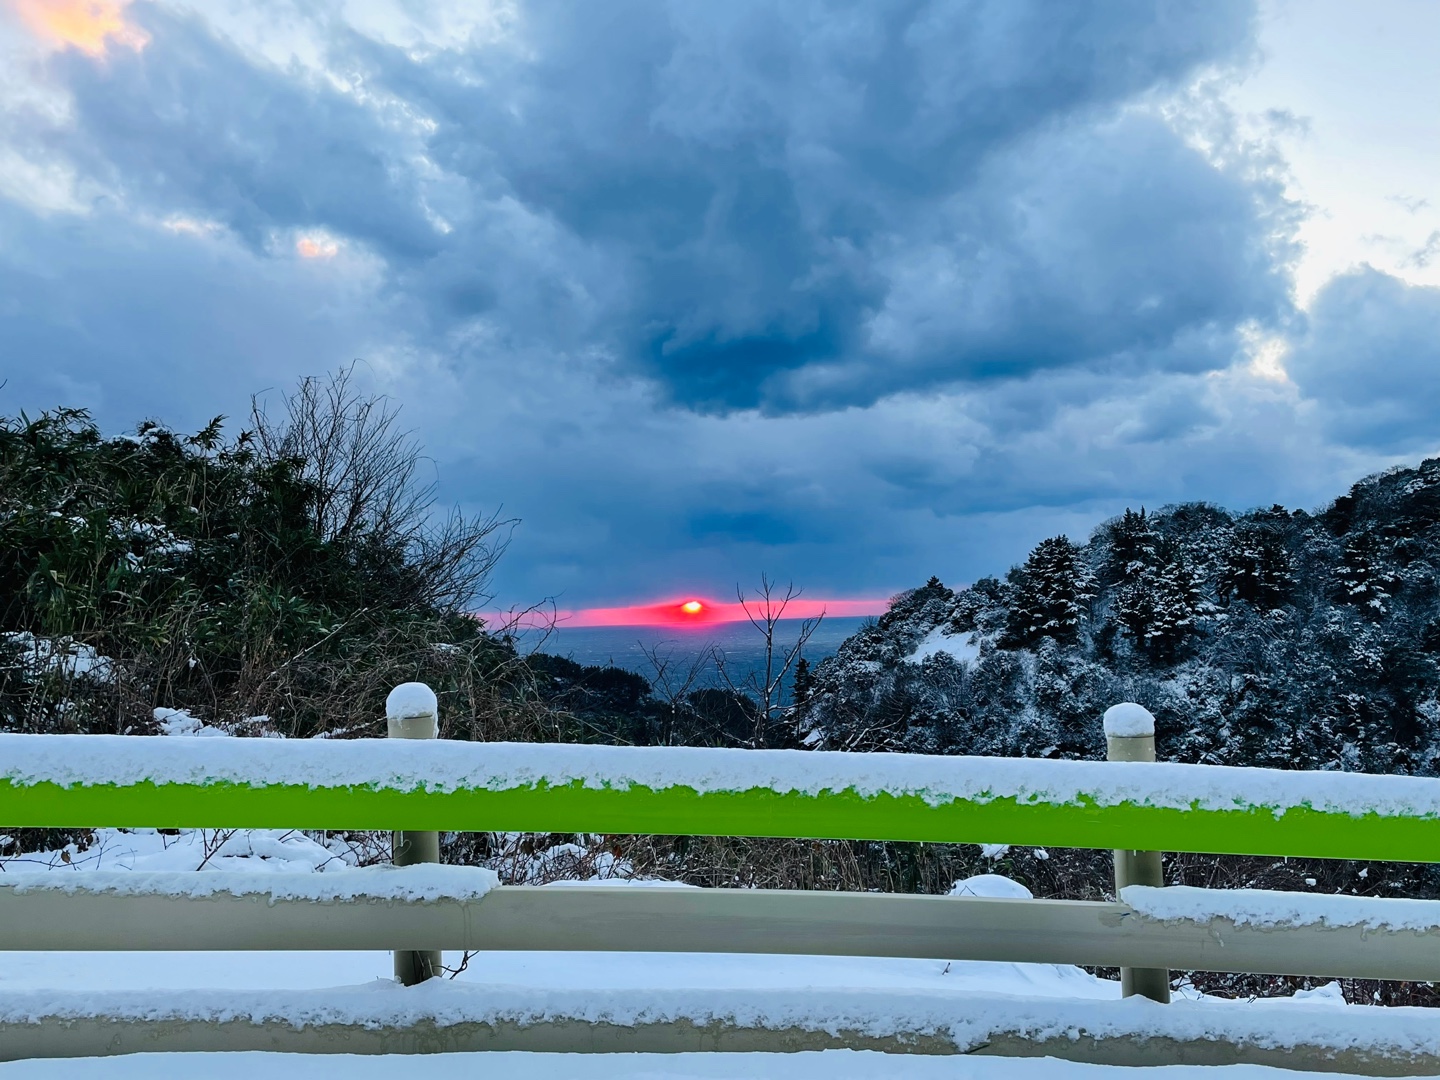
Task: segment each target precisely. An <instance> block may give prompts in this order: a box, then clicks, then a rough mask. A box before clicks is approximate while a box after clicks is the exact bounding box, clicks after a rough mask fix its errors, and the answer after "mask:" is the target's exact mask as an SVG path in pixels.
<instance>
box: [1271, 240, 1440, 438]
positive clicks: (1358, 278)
mask: <svg viewBox="0 0 1440 1080" xmlns="http://www.w3.org/2000/svg"><path fill="white" fill-rule="evenodd" d="M1286 366H1287V368H1288V370H1289V372H1290V375H1291V377H1292V378H1293V379H1294V380H1295V382H1296V384H1297V385H1298V386H1299V387H1300V389H1301V390H1302V391H1303V392H1304V393H1305V395H1306V396H1307V397H1310V398H1312V399H1314V400H1315V402H1316V403H1317V405H1318V407H1319V409H1320V411H1321V416H1322V418H1323V420H1324V422H1325V424H1326V426H1327V428H1328V429H1329V431H1330V432H1331V433H1332V434H1333V436H1334V437H1336V438H1338V439H1339V440H1341V441H1343V442H1345V443H1348V444H1350V445H1352V446H1356V447H1360V448H1365V449H1371V450H1380V451H1390V452H1395V451H1405V450H1414V449H1417V448H1429V447H1433V446H1435V445H1436V443H1437V442H1440V420H1437V417H1440V289H1437V288H1433V287H1428V286H1422V285H1408V284H1406V283H1405V282H1403V281H1401V280H1400V279H1398V278H1395V277H1392V276H1391V275H1389V274H1385V273H1382V272H1380V271H1378V270H1375V269H1372V268H1370V267H1364V268H1361V269H1359V270H1355V271H1352V272H1350V273H1348V274H1342V275H1340V276H1338V277H1336V278H1334V279H1332V280H1331V281H1330V282H1329V283H1327V284H1326V285H1325V287H1324V288H1322V289H1321V291H1320V292H1319V294H1318V295H1317V296H1316V298H1315V301H1314V303H1313V305H1312V306H1311V310H1310V314H1309V319H1308V322H1307V325H1306V327H1305V329H1304V331H1303V333H1302V334H1300V335H1299V336H1298V337H1297V340H1296V341H1295V343H1294V346H1293V349H1292V353H1291V356H1290V358H1289V360H1288V361H1287V363H1286Z"/></svg>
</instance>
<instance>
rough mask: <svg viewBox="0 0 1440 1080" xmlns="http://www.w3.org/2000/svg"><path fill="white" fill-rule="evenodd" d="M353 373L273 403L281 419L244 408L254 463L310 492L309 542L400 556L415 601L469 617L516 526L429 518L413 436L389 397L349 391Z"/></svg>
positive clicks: (305, 383) (432, 505) (315, 382)
mask: <svg viewBox="0 0 1440 1080" xmlns="http://www.w3.org/2000/svg"><path fill="white" fill-rule="evenodd" d="M354 376H355V365H354V364H351V365H350V366H349V367H347V368H342V369H340V370H339V371H336V372H334V373H332V374H331V375H329V376H327V377H325V378H323V379H321V378H316V377H313V376H312V377H309V378H306V379H304V380H302V381H301V383H300V385H299V387H298V388H297V389H296V390H295V392H294V393H293V394H283V395H281V404H282V409H281V410H280V413H281V415H279V416H272V415H271V414H270V412H269V410H268V409H267V408H266V406H265V403H264V402H263V401H262V400H261V399H260V398H259V397H256V398H253V399H252V400H251V409H250V412H251V423H252V424H253V426H254V432H253V439H254V443H255V446H256V449H257V452H258V453H259V454H260V455H261V457H262V459H264V460H268V461H270V462H274V463H280V462H286V461H289V462H296V463H299V464H300V465H301V475H302V477H303V478H304V479H306V480H308V481H309V482H310V483H311V484H312V485H313V486H314V500H313V503H312V507H311V515H312V518H313V523H314V527H315V530H316V533H317V534H318V535H319V536H320V538H321V539H322V540H325V541H330V542H341V543H352V544H357V545H358V544H367V543H378V544H381V545H384V546H387V547H390V548H392V549H393V550H398V551H403V552H404V553H405V556H406V562H407V564H408V565H409V567H410V568H411V570H412V571H413V573H414V576H415V578H416V579H417V580H418V582H419V583H420V599H423V600H424V601H426V602H428V603H430V604H433V605H434V606H435V607H438V608H441V609H442V610H449V611H465V612H468V611H473V610H475V608H476V607H478V606H480V605H483V604H484V603H486V602H488V601H489V600H490V599H491V595H490V593H489V591H488V586H489V582H490V575H491V573H492V571H493V570H494V568H495V564H496V563H497V562H498V561H499V559H500V556H501V555H503V554H504V552H505V548H506V546H507V545H508V544H509V537H510V532H511V530H512V529H513V528H514V526H515V524H516V522H515V521H514V520H513V519H502V518H501V517H500V515H499V512H498V511H497V512H496V513H493V514H490V515H488V516H487V515H476V516H470V515H467V514H465V513H464V512H463V511H461V510H460V509H459V508H458V507H456V508H453V509H451V510H450V511H448V512H446V513H438V514H437V513H436V503H437V501H438V499H437V495H436V482H435V480H434V479H433V478H427V477H426V475H425V469H424V466H425V464H426V463H427V462H428V459H427V458H426V457H425V456H424V454H423V452H422V449H421V446H420V443H419V442H418V441H417V440H416V439H415V437H414V434H413V433H412V432H410V431H408V430H405V429H403V428H401V427H400V426H399V424H398V420H399V415H400V409H399V407H398V406H397V405H395V404H394V403H392V402H391V401H390V400H389V399H388V398H385V397H383V396H378V395H366V394H364V393H362V392H361V391H360V389H359V388H358V387H357V386H356V385H355V378H354Z"/></svg>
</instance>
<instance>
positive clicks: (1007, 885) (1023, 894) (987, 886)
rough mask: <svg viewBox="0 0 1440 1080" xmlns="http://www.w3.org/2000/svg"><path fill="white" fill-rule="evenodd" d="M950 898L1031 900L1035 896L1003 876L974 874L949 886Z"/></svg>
mask: <svg viewBox="0 0 1440 1080" xmlns="http://www.w3.org/2000/svg"><path fill="white" fill-rule="evenodd" d="M950 895H951V896H993V897H996V898H998V899H1002V900H1033V899H1035V894H1034V893H1032V892H1031V891H1030V890H1029V889H1027V888H1026V887H1025V886H1024V885H1021V884H1020V883H1019V882H1018V881H1014V880H1012V879H1011V878H1008V877H1006V876H1005V875H1004V874H976V875H974V876H973V877H968V878H965V879H964V880H963V881H957V882H955V884H954V885H952V886H950Z"/></svg>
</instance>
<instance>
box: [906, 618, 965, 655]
mask: <svg viewBox="0 0 1440 1080" xmlns="http://www.w3.org/2000/svg"><path fill="white" fill-rule="evenodd" d="M948 631H949V627H947V626H937V627H935V629H934V630H931V631H930V633H928V634H926V635H925V637H924V638H922V639H921V641H920V644H919V645H917V646H915V651H914V652H912V653H911V654H910V655H909V656H907V657H905V663H907V664H923V663H924V662H925V661H926V660H927V659H929V658H930V657H932V656H934V655H935V654H936V653H946V654H948V655H950V656H953V657H954V658H955V659H956V660H958V661H960V662H962V663H972V662H974V661H975V660H978V659H979V658H980V642H979V640H978V638H977V635H975V634H952V633H949V632H948Z"/></svg>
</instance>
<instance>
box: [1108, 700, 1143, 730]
mask: <svg viewBox="0 0 1440 1080" xmlns="http://www.w3.org/2000/svg"><path fill="white" fill-rule="evenodd" d="M1154 734H1155V717H1153V716H1151V715H1150V710H1149V709H1147V708H1145V706H1143V705H1136V704H1135V703H1134V702H1133V701H1122V702H1121V703H1120V704H1119V705H1111V706H1110V708H1108V709H1106V710H1105V737H1106V738H1107V739H1138V738H1144V737H1145V736H1146V735H1154Z"/></svg>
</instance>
